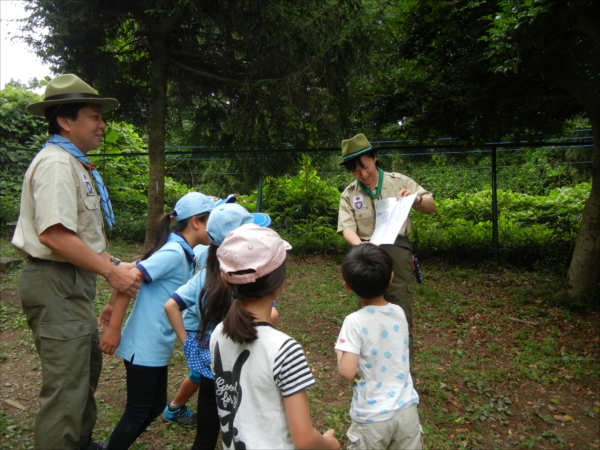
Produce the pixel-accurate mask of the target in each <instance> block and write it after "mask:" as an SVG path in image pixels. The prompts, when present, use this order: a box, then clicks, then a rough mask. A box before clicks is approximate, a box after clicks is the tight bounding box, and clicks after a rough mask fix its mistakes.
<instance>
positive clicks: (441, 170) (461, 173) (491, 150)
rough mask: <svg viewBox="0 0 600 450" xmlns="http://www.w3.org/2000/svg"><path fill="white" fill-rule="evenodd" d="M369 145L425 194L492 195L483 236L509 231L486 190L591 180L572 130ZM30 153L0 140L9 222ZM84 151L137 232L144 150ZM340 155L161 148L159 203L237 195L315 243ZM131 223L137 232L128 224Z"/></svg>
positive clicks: (330, 210) (333, 218) (336, 187)
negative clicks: (467, 143)
mask: <svg viewBox="0 0 600 450" xmlns="http://www.w3.org/2000/svg"><path fill="white" fill-rule="evenodd" d="M372 144H373V145H374V146H377V147H379V151H378V161H379V163H380V164H381V166H382V168H384V170H386V171H395V172H401V173H403V174H405V175H407V176H409V177H411V178H413V179H414V180H415V181H417V182H418V183H419V184H420V185H422V186H423V187H424V188H426V189H428V190H430V191H431V192H433V193H434V195H435V198H436V200H442V199H453V198H459V197H460V196H461V195H465V194H469V193H475V192H480V191H485V190H488V191H490V192H492V194H493V196H492V202H490V203H489V205H487V206H486V208H487V211H482V217H484V218H485V219H486V220H490V219H491V220H492V221H493V222H494V223H495V226H494V227H492V228H491V230H489V233H490V235H489V242H490V243H491V242H493V241H497V240H498V239H502V238H503V235H502V232H503V233H505V234H510V233H511V231H510V229H508V230H507V229H506V228H505V229H504V230H503V231H502V232H501V234H500V235H499V234H498V228H497V223H498V220H499V218H502V215H503V211H502V208H500V209H498V208H496V207H495V200H496V197H495V189H494V188H496V189H499V190H502V189H505V190H510V191H512V192H519V193H522V194H528V195H538V196H539V195H547V194H548V192H550V191H551V190H552V189H553V188H558V187H561V186H572V185H576V184H578V183H580V182H585V181H588V182H589V181H590V180H591V170H592V151H593V149H592V133H591V130H577V131H576V132H575V133H574V134H573V136H569V137H567V138H564V139H559V140H554V141H546V142H539V143H535V144H531V143H523V144H515V143H508V142H507V143H502V142H499V143H491V144H486V145H484V146H481V147H478V148H471V149H465V148H463V147H461V146H460V145H456V144H453V142H452V141H451V140H444V139H438V140H432V141H430V142H429V143H427V144H426V145H414V144H411V143H410V142H397V141H378V142H377V141H373V142H372ZM36 153H37V150H35V151H32V150H26V149H17V148H12V147H2V146H1V144H0V174H1V178H0V206H1V208H2V210H1V213H0V221H1V222H2V224H6V223H12V222H14V221H15V220H16V218H17V216H18V206H19V197H20V190H21V183H22V177H23V174H24V172H25V170H26V169H27V167H28V165H29V163H30V161H31V160H32V158H33V157H34V156H35V154H36ZM88 156H90V159H92V160H93V161H94V162H95V164H96V166H97V167H98V170H99V171H100V172H101V174H102V176H103V178H104V181H105V184H106V185H107V187H108V190H109V193H110V196H111V199H112V201H113V206H114V210H115V215H116V217H117V233H116V236H117V237H119V236H120V237H124V238H129V239H131V238H136V237H137V238H138V239H139V237H140V236H139V233H140V232H141V231H140V229H141V230H143V223H145V220H146V218H145V202H146V198H145V192H146V190H147V188H148V186H147V179H148V178H147V171H148V157H147V155H146V154H142V153H129V154H96V155H88ZM340 161H341V157H340V149H339V148H335V149H319V150H312V149H302V150H299V149H289V150H286V149H283V150H279V151H272V152H266V151H257V150H238V151H221V150H215V149H212V148H207V147H202V148H200V147H168V148H167V155H166V166H165V176H166V181H165V201H166V207H167V208H170V207H172V205H174V203H175V201H176V200H177V199H178V198H179V197H180V196H181V195H183V194H184V193H185V192H187V191H188V190H196V191H199V192H203V193H205V194H207V195H212V196H216V197H224V196H226V195H228V194H232V193H236V194H240V199H239V201H240V202H242V203H243V204H245V206H246V207H247V208H248V209H250V210H260V211H265V212H268V213H269V214H270V215H271V216H272V217H273V218H274V222H275V223H274V225H275V226H277V227H278V230H282V231H286V232H296V233H304V235H305V238H306V239H309V240H310V239H311V236H312V237H313V238H314V239H315V240H316V242H315V245H313V246H312V247H313V248H315V249H318V248H319V246H320V245H322V242H321V241H320V240H322V239H324V237H323V236H325V235H330V232H331V230H335V228H336V224H337V202H338V201H339V196H340V193H341V192H342V191H343V189H344V188H345V187H346V186H347V185H348V184H349V183H350V182H351V181H352V180H353V178H352V176H351V175H350V174H349V173H347V172H345V170H344V168H343V166H340V165H339V163H340ZM486 208H483V209H486ZM135 224H137V228H136V227H134V225H135ZM132 227H133V228H135V230H133V229H131V230H130V228H132ZM127 230H129V231H127ZM308 231H310V233H308ZM486 232H487V231H486ZM119 233H120V234H119ZM494 233H495V235H494ZM309 235H310V236H309Z"/></svg>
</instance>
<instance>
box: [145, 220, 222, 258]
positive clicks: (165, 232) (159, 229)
mask: <svg viewBox="0 0 600 450" xmlns="http://www.w3.org/2000/svg"><path fill="white" fill-rule="evenodd" d="M209 214H210V213H207V212H205V213H202V214H198V215H196V216H192V217H188V218H187V219H183V220H180V221H179V222H177V221H175V225H173V231H179V232H182V231H183V230H185V228H186V227H187V226H188V223H189V222H190V220H192V218H193V217H197V218H198V219H199V220H200V222H206V221H207V220H208V216H209ZM174 216H177V213H176V212H175V211H171V212H170V213H169V214H165V215H163V216H161V217H160V219H158V220H157V221H156V224H155V225H154V229H153V230H152V240H151V241H150V246H149V247H148V248H147V249H146V251H145V252H144V255H143V256H142V260H145V259H148V258H150V256H152V255H153V254H154V252H156V251H157V250H158V249H159V248H161V247H162V246H163V245H165V243H166V242H167V239H169V234H171V230H170V227H171V217H174Z"/></svg>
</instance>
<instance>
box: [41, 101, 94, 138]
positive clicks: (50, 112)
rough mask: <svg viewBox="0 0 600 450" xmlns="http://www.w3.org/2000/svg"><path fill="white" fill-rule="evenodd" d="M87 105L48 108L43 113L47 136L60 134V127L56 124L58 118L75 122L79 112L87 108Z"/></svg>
mask: <svg viewBox="0 0 600 450" xmlns="http://www.w3.org/2000/svg"><path fill="white" fill-rule="evenodd" d="M88 105H89V103H61V104H58V105H54V106H49V107H48V108H46V110H45V111H44V115H45V116H46V120H47V121H48V134H50V135H53V134H60V133H61V132H62V127H61V126H60V125H59V124H58V118H59V117H68V118H69V119H71V120H77V117H78V116H79V111H80V110H82V109H83V108H85V107H86V106H88Z"/></svg>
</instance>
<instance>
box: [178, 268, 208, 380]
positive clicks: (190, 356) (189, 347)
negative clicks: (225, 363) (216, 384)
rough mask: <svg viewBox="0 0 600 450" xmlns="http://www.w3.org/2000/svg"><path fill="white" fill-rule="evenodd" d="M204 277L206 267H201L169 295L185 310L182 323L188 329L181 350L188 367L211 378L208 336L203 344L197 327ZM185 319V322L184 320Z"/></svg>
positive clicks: (198, 324)
mask: <svg viewBox="0 0 600 450" xmlns="http://www.w3.org/2000/svg"><path fill="white" fill-rule="evenodd" d="M205 278H206V267H203V268H201V269H200V270H199V271H198V272H196V274H195V275H194V276H193V277H192V279H191V280H190V281H188V282H187V283H186V284H185V285H183V286H181V287H180V288H179V289H177V291H176V292H175V293H174V294H173V295H172V296H171V298H172V299H173V300H175V302H177V305H178V306H179V309H180V310H185V312H186V313H187V314H186V313H184V315H183V324H184V326H185V329H186V331H188V338H187V340H186V341H185V343H184V344H183V352H184V354H185V356H186V358H187V360H188V366H189V367H190V369H192V370H195V371H196V372H198V373H199V374H200V375H203V376H204V377H206V378H210V379H212V378H213V374H212V371H211V368H210V350H209V348H208V340H209V338H210V335H209V336H206V337H205V338H204V345H202V344H200V342H199V341H198V334H197V333H196V331H198V328H200V315H201V311H200V304H199V302H198V299H199V298H200V291H201V290H202V286H204V280H205ZM191 318H193V319H195V322H194V323H190V321H191ZM186 319H187V322H186Z"/></svg>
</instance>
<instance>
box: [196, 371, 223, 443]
mask: <svg viewBox="0 0 600 450" xmlns="http://www.w3.org/2000/svg"><path fill="white" fill-rule="evenodd" d="M197 411H198V412H197V414H198V424H197V425H196V438H195V439H194V445H193V447H192V450H214V448H215V446H216V445H217V439H218V438H219V431H220V430H221V424H220V423H219V412H218V411H217V398H216V396H215V380H212V379H210V378H206V377H205V376H200V389H198V409H197Z"/></svg>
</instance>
